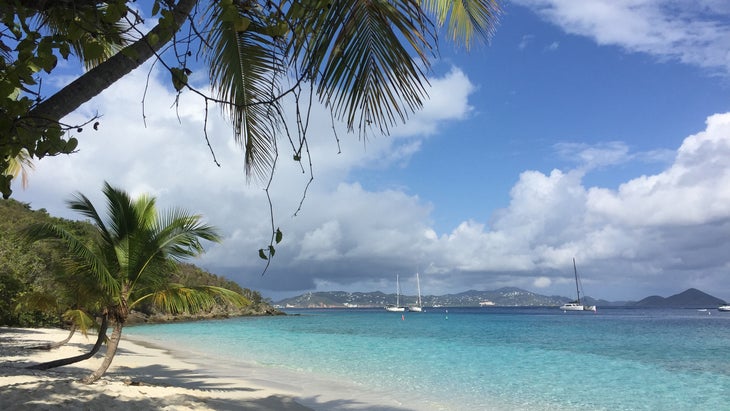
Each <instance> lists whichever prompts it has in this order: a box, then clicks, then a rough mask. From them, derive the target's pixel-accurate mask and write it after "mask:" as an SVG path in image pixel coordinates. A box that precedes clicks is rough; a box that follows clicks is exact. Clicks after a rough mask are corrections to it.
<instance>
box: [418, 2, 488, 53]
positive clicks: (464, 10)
mask: <svg viewBox="0 0 730 411" xmlns="http://www.w3.org/2000/svg"><path fill="white" fill-rule="evenodd" d="M423 8H424V9H425V10H426V11H427V12H429V13H433V14H435V15H436V21H437V23H438V25H439V26H443V25H447V29H448V32H449V35H450V36H451V39H452V40H453V41H454V42H457V43H458V42H461V41H463V42H464V44H465V45H466V47H467V48H469V46H470V45H471V43H472V42H473V41H474V39H475V36H476V39H477V40H478V39H489V38H490V37H491V36H492V34H494V29H495V28H496V26H497V22H498V20H499V13H500V7H499V4H498V3H497V1H496V0H486V1H485V0H425V1H424V2H423Z"/></svg>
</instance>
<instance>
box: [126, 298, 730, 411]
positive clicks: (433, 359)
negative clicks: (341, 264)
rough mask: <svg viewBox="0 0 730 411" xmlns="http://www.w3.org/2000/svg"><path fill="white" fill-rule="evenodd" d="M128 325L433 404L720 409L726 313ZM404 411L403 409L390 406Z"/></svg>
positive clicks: (462, 313)
mask: <svg viewBox="0 0 730 411" xmlns="http://www.w3.org/2000/svg"><path fill="white" fill-rule="evenodd" d="M287 313H289V314H294V315H289V316H285V317H283V316H280V317H249V318H235V319H226V320H215V321H202V322H192V323H174V324H161V325H143V326H134V327H128V328H126V329H125V334H128V335H130V336H132V337H135V336H136V337H141V338H144V339H145V340H147V341H150V342H153V343H155V342H157V343H160V344H161V345H169V343H170V342H171V341H172V342H174V345H175V346H176V347H178V348H180V349H185V350H190V351H192V352H197V353H203V354H204V355H205V356H206V357H207V358H210V359H212V360H213V361H214V362H215V361H220V362H225V363H227V364H231V362H240V363H241V364H244V363H247V364H252V363H253V364H256V365H257V366H260V367H265V368H270V369H281V370H286V371H287V372H293V373H295V375H301V376H302V377H303V378H307V376H308V375H316V376H318V378H320V377H321V378H323V379H331V380H332V381H339V382H342V381H346V382H348V383H350V384H352V385H353V386H355V387H359V388H360V389H362V390H363V392H368V393H369V394H371V395H372V393H377V395H381V396H384V397H387V398H393V399H397V400H398V401H399V403H401V404H403V406H404V408H406V409H408V404H418V405H414V406H413V408H412V409H419V410H421V409H432V410H459V411H461V410H611V411H618V410H730V313H727V312H726V313H723V312H719V311H717V310H715V309H708V310H707V311H699V310H696V309H672V310H665V309H628V308H627V309H622V308H604V309H602V308H601V307H599V309H598V312H597V313H588V312H586V313H583V312H566V313H564V312H562V311H560V310H559V309H557V308H498V307H484V308H448V309H447V308H430V309H429V308H426V312H423V313H410V312H406V313H404V314H403V315H401V314H402V313H392V312H386V311H385V310H383V309H322V310H287ZM398 409H403V408H398Z"/></svg>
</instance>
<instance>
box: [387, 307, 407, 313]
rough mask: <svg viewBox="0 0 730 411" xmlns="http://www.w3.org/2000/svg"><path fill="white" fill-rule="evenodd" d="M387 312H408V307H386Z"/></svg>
mask: <svg viewBox="0 0 730 411" xmlns="http://www.w3.org/2000/svg"><path fill="white" fill-rule="evenodd" d="M385 309H386V311H392V312H398V313H400V312H404V311H405V310H406V307H385Z"/></svg>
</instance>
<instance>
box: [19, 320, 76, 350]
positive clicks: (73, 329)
mask: <svg viewBox="0 0 730 411" xmlns="http://www.w3.org/2000/svg"><path fill="white" fill-rule="evenodd" d="M75 333H76V324H75V323H71V330H70V331H69V333H68V337H66V339H65V340H62V341H58V342H55V343H48V344H43V345H36V346H33V347H28V348H30V349H31V350H52V349H54V348H58V347H60V346H62V345H64V344H66V343H67V342H69V341H70V340H71V337H73V336H74V334H75Z"/></svg>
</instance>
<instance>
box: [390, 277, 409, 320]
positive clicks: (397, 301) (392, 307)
mask: <svg viewBox="0 0 730 411" xmlns="http://www.w3.org/2000/svg"><path fill="white" fill-rule="evenodd" d="M385 309H386V310H388V311H394V312H402V311H405V310H406V307H401V305H400V280H399V279H398V274H396V275H395V305H388V306H386V307H385Z"/></svg>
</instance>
